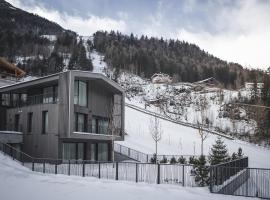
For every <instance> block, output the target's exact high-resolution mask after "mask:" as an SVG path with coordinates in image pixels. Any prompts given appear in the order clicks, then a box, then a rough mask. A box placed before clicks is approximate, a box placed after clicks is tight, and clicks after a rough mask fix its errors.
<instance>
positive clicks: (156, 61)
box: [94, 31, 263, 88]
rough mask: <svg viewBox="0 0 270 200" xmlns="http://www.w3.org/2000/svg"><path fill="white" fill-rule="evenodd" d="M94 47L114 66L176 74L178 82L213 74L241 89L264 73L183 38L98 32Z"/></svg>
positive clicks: (141, 72) (138, 71)
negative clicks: (231, 61)
mask: <svg viewBox="0 0 270 200" xmlns="http://www.w3.org/2000/svg"><path fill="white" fill-rule="evenodd" d="M94 48H95V49H97V50H98V51H100V52H102V53H103V54H105V60H106V62H107V63H108V64H109V65H111V66H113V67H114V68H116V69H121V70H127V71H131V72H133V73H135V74H137V75H140V76H145V77H151V76H152V75H153V74H154V73H156V72H163V73H167V74H169V75H171V76H173V77H174V80H175V81H184V82H195V81H198V80H202V79H205V78H208V77H211V76H213V77H215V78H216V79H217V80H219V81H220V82H222V83H223V84H224V86H225V87H226V88H228V87H229V88H239V87H240V86H243V84H244V82H245V81H252V80H254V79H257V80H258V81H261V78H260V77H262V76H261V75H262V74H263V73H262V72H260V71H258V70H252V71H250V70H247V69H244V68H243V67H242V66H241V65H239V64H236V63H227V62H226V61H223V60H221V59H219V58H217V57H214V56H213V55H210V54H209V53H207V52H205V51H204V50H202V49H200V48H199V47H198V46H196V45H195V44H189V43H187V42H185V41H179V40H164V39H162V38H161V39H158V38H152V37H151V38H148V37H147V36H141V37H139V38H138V37H135V36H134V35H133V34H131V35H130V36H127V35H123V34H121V33H119V32H113V31H112V32H110V33H108V32H97V33H95V34H94Z"/></svg>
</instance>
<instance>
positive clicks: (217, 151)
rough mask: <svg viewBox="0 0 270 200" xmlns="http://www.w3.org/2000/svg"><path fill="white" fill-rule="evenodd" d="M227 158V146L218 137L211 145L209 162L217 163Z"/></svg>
mask: <svg viewBox="0 0 270 200" xmlns="http://www.w3.org/2000/svg"><path fill="white" fill-rule="evenodd" d="M228 160H229V155H228V150H227V146H226V145H225V144H224V142H223V141H222V140H221V137H218V138H217V140H216V143H215V144H214V145H213V146H212V148H211V152H210V156H209V162H210V164H211V165H217V164H220V163H223V162H227V161H228Z"/></svg>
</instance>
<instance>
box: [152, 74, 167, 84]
mask: <svg viewBox="0 0 270 200" xmlns="http://www.w3.org/2000/svg"><path fill="white" fill-rule="evenodd" d="M151 81H152V83H160V84H161V83H167V84H169V83H172V78H171V77H170V76H169V75H168V74H163V73H156V74H154V75H153V76H152V77H151Z"/></svg>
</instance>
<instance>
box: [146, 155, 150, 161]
mask: <svg viewBox="0 0 270 200" xmlns="http://www.w3.org/2000/svg"><path fill="white" fill-rule="evenodd" d="M146 162H149V159H148V154H146Z"/></svg>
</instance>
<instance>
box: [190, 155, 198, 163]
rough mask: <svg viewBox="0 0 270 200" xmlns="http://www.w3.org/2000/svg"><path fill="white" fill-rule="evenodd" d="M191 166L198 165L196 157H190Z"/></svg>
mask: <svg viewBox="0 0 270 200" xmlns="http://www.w3.org/2000/svg"><path fill="white" fill-rule="evenodd" d="M188 162H189V164H191V165H194V164H196V162H197V159H195V157H194V156H190V157H189V161H188Z"/></svg>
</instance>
